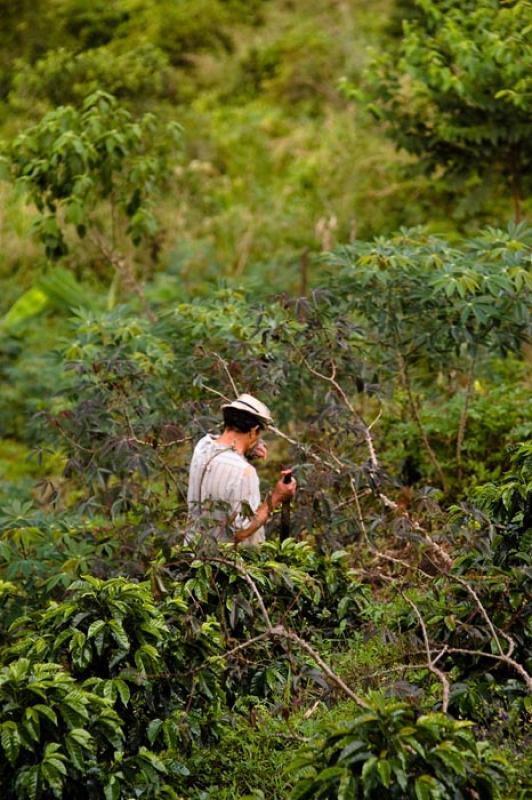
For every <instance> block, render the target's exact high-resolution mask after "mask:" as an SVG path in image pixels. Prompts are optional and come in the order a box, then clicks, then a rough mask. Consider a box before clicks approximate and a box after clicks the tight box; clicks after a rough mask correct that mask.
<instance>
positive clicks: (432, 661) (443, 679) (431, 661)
mask: <svg viewBox="0 0 532 800" xmlns="http://www.w3.org/2000/svg"><path fill="white" fill-rule="evenodd" d="M401 595H402V597H403V598H404V599H405V600H406V602H407V603H408V605H409V606H410V607H411V608H412V609H413V610H414V613H415V615H416V617H417V618H418V622H419V625H420V628H421V632H422V634H423V642H424V644H425V654H426V656H427V666H428V668H429V670H430V671H431V672H432V673H433V674H434V675H436V677H437V678H438V680H439V681H440V683H441V685H442V687H443V698H442V711H443V713H444V714H447V710H448V708H449V692H450V688H451V687H450V684H449V680H448V678H447V676H446V675H445V673H444V672H442V671H441V669H438V667H437V666H436V662H437V661H438V660H439V659H440V658H441V657H442V655H443V654H444V653H445V652H446V651H448V648H447V647H446V646H444V647H443V649H442V651H441V652H440V653H439V654H438V655H437V657H436V658H432V654H431V651H430V643H429V637H428V634H427V628H426V627H425V622H424V620H423V617H422V616H421V612H420V610H419V608H418V607H417V606H416V604H415V603H414V602H413V601H412V600H410V598H409V597H407V596H406V595H405V594H404V593H403V592H401Z"/></svg>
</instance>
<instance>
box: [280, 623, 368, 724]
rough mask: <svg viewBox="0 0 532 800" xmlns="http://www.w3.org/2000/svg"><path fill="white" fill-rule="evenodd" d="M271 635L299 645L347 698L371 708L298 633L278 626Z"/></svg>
mask: <svg viewBox="0 0 532 800" xmlns="http://www.w3.org/2000/svg"><path fill="white" fill-rule="evenodd" d="M270 633H271V635H272V636H276V637H279V638H281V639H288V640H289V641H291V642H294V644H297V645H298V647H300V648H301V650H303V651H304V652H305V653H307V654H308V655H309V656H310V657H311V658H312V660H313V661H314V662H315V663H316V664H317V665H318V667H319V668H320V669H321V670H322V672H323V673H324V674H325V675H327V677H328V678H329V680H330V681H331V682H332V683H334V684H335V686H337V687H338V688H339V689H340V690H341V691H342V692H343V693H344V694H346V695H347V697H350V698H351V700H353V701H354V702H355V703H356V704H357V705H358V706H360V707H361V708H366V709H369V708H371V706H370V705H369V703H366V701H365V700H362V698H361V697H359V696H358V695H357V694H355V692H353V691H352V689H350V688H349V686H347V684H346V683H344V681H343V680H342V679H341V678H340V676H339V675H337V674H336V673H335V672H333V671H332V669H331V668H330V667H329V665H328V664H327V663H326V662H325V661H324V660H323V658H322V657H321V656H320V654H319V653H318V652H317V651H316V650H314V648H313V647H311V646H310V645H309V643H308V642H306V641H305V640H304V639H302V638H301V637H300V636H298V635H297V633H294V632H293V631H289V630H287V629H286V628H285V627H284V626H283V625H277V626H276V627H275V628H272V629H271V631H270Z"/></svg>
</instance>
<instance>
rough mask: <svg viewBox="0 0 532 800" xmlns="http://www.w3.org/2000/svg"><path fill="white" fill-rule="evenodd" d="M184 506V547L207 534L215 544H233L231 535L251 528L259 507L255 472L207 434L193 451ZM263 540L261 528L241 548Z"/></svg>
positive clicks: (257, 483) (225, 446)
mask: <svg viewBox="0 0 532 800" xmlns="http://www.w3.org/2000/svg"><path fill="white" fill-rule="evenodd" d="M187 502H188V516H189V522H188V527H187V532H186V534H185V543H186V544H190V543H191V542H192V541H194V540H195V539H196V538H197V537H198V536H200V534H201V533H202V532H204V531H207V530H208V531H209V534H210V535H211V536H214V538H216V539H217V540H218V541H234V539H233V535H234V532H235V531H237V530H240V529H242V528H245V527H247V525H249V524H250V522H251V516H252V515H253V514H254V513H255V512H256V510H257V508H258V507H259V505H260V487H259V476H258V475H257V470H256V469H255V467H253V466H252V465H251V464H250V463H249V462H248V461H247V460H246V459H245V458H244V456H242V455H240V453H238V452H237V451H236V450H233V448H232V447H227V445H221V444H218V442H217V439H216V438H215V437H213V436H211V435H210V434H207V435H206V436H204V437H203V439H200V441H199V442H198V443H197V445H196V447H195V448H194V454H193V456H192V462H191V464H190V474H189V483H188V494H187ZM214 520H216V521H218V522H219V523H220V524H218V525H217V524H216V522H214V523H213V521H214ZM264 539H265V534H264V528H259V529H258V530H257V531H255V533H254V534H253V535H252V536H249V537H248V538H247V539H245V540H244V541H243V542H242V544H243V545H247V546H249V545H257V544H261V542H263V541H264Z"/></svg>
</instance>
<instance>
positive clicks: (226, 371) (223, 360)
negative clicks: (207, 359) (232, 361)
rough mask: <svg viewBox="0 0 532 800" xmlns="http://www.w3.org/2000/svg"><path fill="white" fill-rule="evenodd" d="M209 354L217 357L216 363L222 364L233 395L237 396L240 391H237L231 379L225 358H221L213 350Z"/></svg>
mask: <svg viewBox="0 0 532 800" xmlns="http://www.w3.org/2000/svg"><path fill="white" fill-rule="evenodd" d="M210 355H211V356H214V357H215V358H216V359H217V361H218V363H219V364H221V365H222V367H223V369H224V371H225V374H226V375H227V377H228V379H229V383H230V384H231V387H232V389H233V392H234V393H235V397H238V395H239V394H240V392H239V391H238V389H237V386H236V383H235V382H234V380H233V376H232V375H231V373H230V371H229V367H228V366H227V361H226V360H225V358H222V356H221V355H220V354H219V353H216V352H214V351H211V352H210Z"/></svg>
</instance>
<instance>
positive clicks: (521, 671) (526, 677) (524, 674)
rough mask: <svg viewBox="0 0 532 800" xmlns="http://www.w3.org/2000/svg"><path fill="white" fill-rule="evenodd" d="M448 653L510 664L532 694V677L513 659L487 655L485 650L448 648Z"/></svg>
mask: <svg viewBox="0 0 532 800" xmlns="http://www.w3.org/2000/svg"><path fill="white" fill-rule="evenodd" d="M447 652H448V653H461V654H462V655H466V656H483V657H484V658H490V659H492V661H502V663H503V664H508V666H509V667H511V668H512V669H513V670H514V671H515V672H517V673H518V674H519V675H520V676H521V677H522V678H523V680H524V682H525V683H526V686H527V689H528V691H529V692H532V677H530V675H529V674H528V672H527V671H526V669H525V668H524V667H523V666H521V664H519V663H518V662H517V661H514V659H513V658H510V657H509V656H506V655H504V654H503V655H499V656H498V655H497V654H496V653H485V652H484V651H483V650H467V649H466V648H463V647H448V648H447Z"/></svg>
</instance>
